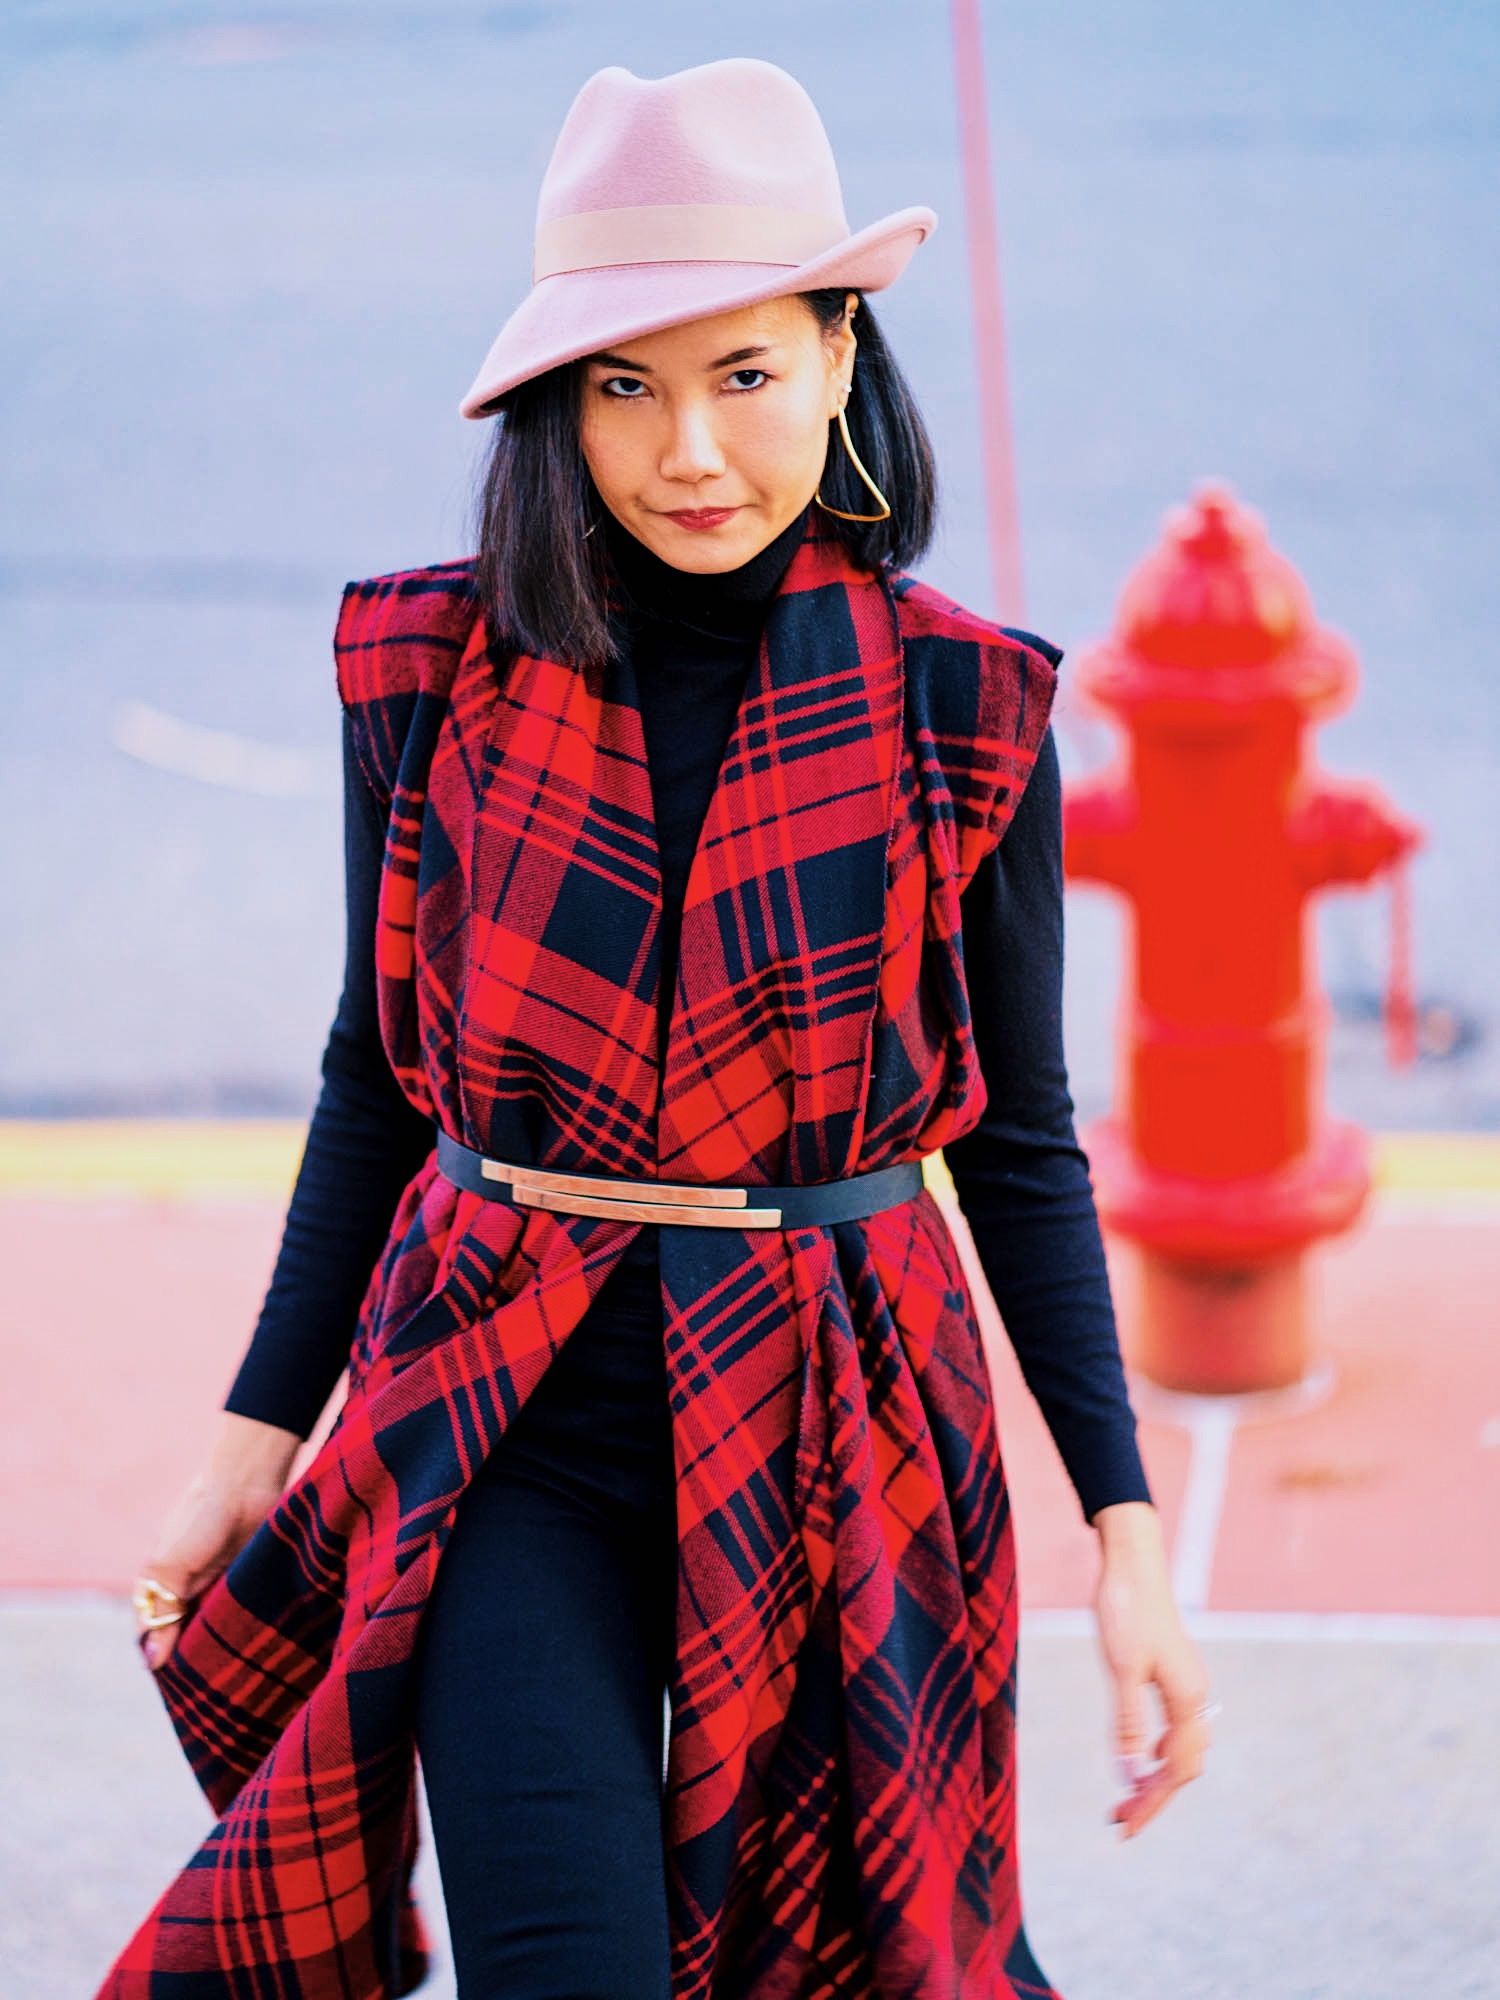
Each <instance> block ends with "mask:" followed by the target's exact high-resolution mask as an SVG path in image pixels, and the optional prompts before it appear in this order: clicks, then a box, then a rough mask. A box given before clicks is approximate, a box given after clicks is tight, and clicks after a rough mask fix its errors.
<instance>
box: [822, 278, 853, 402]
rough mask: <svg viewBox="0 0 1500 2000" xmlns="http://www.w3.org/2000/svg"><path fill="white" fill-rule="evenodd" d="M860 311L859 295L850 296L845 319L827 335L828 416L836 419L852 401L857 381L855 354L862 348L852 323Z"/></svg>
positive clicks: (851, 294) (846, 304)
mask: <svg viewBox="0 0 1500 2000" xmlns="http://www.w3.org/2000/svg"><path fill="white" fill-rule="evenodd" d="M858 310H859V293H858V292H850V293H849V294H848V296H847V297H846V298H845V300H844V317H843V318H842V319H841V320H840V321H839V323H838V325H837V326H836V327H834V328H833V330H832V331H831V332H829V333H827V334H825V335H824V340H825V343H826V345H827V348H828V362H829V394H830V396H831V399H832V400H831V402H830V405H829V410H828V414H829V416H830V418H832V417H836V416H837V415H838V413H839V411H840V410H841V409H842V408H843V406H844V404H845V403H846V402H847V401H848V399H849V388H850V384H851V383H852V382H853V380H854V354H855V349H856V348H857V347H858V346H859V342H858V340H856V338H855V335H854V327H853V325H852V321H853V319H854V315H855V313H856V312H857V311H858Z"/></svg>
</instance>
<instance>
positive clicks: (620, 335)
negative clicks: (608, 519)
mask: <svg viewBox="0 0 1500 2000" xmlns="http://www.w3.org/2000/svg"><path fill="white" fill-rule="evenodd" d="M936 227H937V216H936V215H935V214H934V213H933V211H932V210H931V209H930V208H902V209H898V210H897V211H896V212H895V213H894V214H893V215H888V216H885V217H884V218H883V219H882V220H881V221H879V222H872V223H871V224H870V225H869V227H868V228H866V229H861V230H859V231H857V232H856V233H855V234H854V235H851V236H846V237H845V238H844V240H843V241H842V242H841V243H835V244H834V246H833V248H832V249H831V250H824V251H823V252H821V254H820V255H818V256H816V257H812V258H809V259H808V261H807V262H806V263H804V264H718V263H702V262H694V263H680V264H615V265H611V266H608V267H607V268H605V269H602V270H592V271H559V272H558V273H557V274H556V275H555V276H554V277H551V278H543V279H542V280H541V282H540V283H539V284H535V285H533V286H532V288H531V290H530V291H529V292H528V293H527V295H526V297H525V298H524V299H523V300H522V301H521V303H520V305H519V306H517V308H516V310H515V311H514V312H513V313H512V314H511V316H510V318H509V319H508V320H507V321H506V322H505V324H504V326H503V327H501V329H500V331H499V333H498V334H497V335H496V336H495V340H494V344H493V345H492V346H491V348H490V351H489V353H488V354H487V355H486V356H485V357H484V363H483V366H482V367H481V368H480V370H479V373H478V374H477V375H476V376H475V378H474V381H473V384H472V386H471V387H470V389H469V392H468V394H467V395H466V396H465V397H464V399H463V401H462V402H461V403H460V404H459V406H458V410H459V415H460V416H463V417H488V416H493V415H494V414H495V411H494V409H493V408H492V405H493V404H494V403H495V402H496V401H497V399H498V398H499V397H501V396H504V395H506V394H507V393H508V392H509V391H510V390H511V389H514V388H515V387H516V386H517V385H518V384H519V383H522V382H527V381H530V380H531V379H532V377H533V376H536V375H544V374H545V373H546V372H547V370H548V369H549V368H557V367H560V366H561V365H562V364H563V363H564V362H565V361H577V360H579V359H580V358H581V357H582V356H583V355H585V354H594V353H597V352H598V350H599V349H600V348H607V347H612V346H614V345H616V344H618V343H620V342H622V341H626V340H633V339H635V338H636V337H637V336H638V335H640V334H645V333H659V332H661V330H662V328H663V327H668V326H680V325H682V323H683V322H684V321H686V320H690V319H706V318H707V317H708V316H709V315H710V314H713V313H721V312H735V311H737V310H738V309H739V308H740V307H741V306H751V305H756V304H758V303H759V302H760V301H761V300H762V299H775V298H781V297H784V296H785V295H786V294H787V293H789V292H810V291H816V290H818V289H820V288H821V287H823V286H825V285H827V286H832V285H847V286H848V287H849V289H850V290H851V291H860V292H878V291H881V290H882V289H883V288H884V287H885V286H887V285H889V284H892V283H894V281H895V280H896V279H897V278H899V277H900V275H901V273H902V272H903V271H904V270H905V269H906V266H907V264H908V263H909V262H910V260H911V257H912V254H913V252H914V251H915V250H916V249H917V247H918V245H919V244H921V243H923V242H924V241H925V240H926V238H927V237H929V236H930V235H931V234H932V232H933V230H934V229H936Z"/></svg>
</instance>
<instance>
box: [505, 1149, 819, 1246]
mask: <svg viewBox="0 0 1500 2000" xmlns="http://www.w3.org/2000/svg"><path fill="white" fill-rule="evenodd" d="M479 1170H480V1173H481V1174H482V1175H483V1176H484V1178H485V1179H486V1180H491V1181H502V1182H504V1183H505V1184H506V1185H507V1186H508V1187H509V1188H510V1191H511V1194H512V1197H513V1198H514V1199H515V1201H517V1202H518V1203H519V1204H520V1205H521V1206H522V1207H524V1208H548V1209H553V1210H555V1211H557V1212H559V1213H561V1214H563V1215H592V1216H598V1217H600V1218H602V1219H603V1220H605V1221H609V1222H679V1223H682V1222H685V1223H690V1224H693V1225H694V1226H696V1227H698V1228H700V1229H779V1228H780V1227H781V1210H780V1209H779V1208H752V1207H751V1206H750V1190H749V1189H748V1188H742V1187H694V1186H693V1185H692V1184H691V1183H689V1182H679V1181H612V1180H607V1179H605V1178H604V1176H602V1175H600V1174H559V1173H549V1172H548V1171H546V1170H545V1169H544V1168H542V1167H513V1166H510V1165H509V1164H507V1162H506V1161H504V1160H488V1159H487V1160H484V1161H483V1162H482V1163H481V1166H480V1169H479Z"/></svg>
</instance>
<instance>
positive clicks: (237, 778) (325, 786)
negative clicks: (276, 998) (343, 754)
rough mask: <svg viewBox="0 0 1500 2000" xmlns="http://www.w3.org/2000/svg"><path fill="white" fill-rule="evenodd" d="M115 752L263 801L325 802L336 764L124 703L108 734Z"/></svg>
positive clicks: (334, 784) (138, 703)
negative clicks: (256, 794)
mask: <svg viewBox="0 0 1500 2000" xmlns="http://www.w3.org/2000/svg"><path fill="white" fill-rule="evenodd" d="M112 735H113V740H114V744H115V747H116V749H118V750H123V751H124V752H125V754H126V756H127V757H135V758H138V759H139V761H140V762H141V763H143V764H150V765H152V766H154V767H155V769H157V770H158V771H175V772H176V773H177V775H178V776H179V777H183V778H197V779H199V780H200V781H201V782H202V783H203V784H205V785H223V786H226V787H227V788H228V789H229V790H231V791H237V792H257V793H259V794H260V795H261V796H262V797H264V798H277V799H309V798H325V797H327V796H329V795H330V794H332V793H334V792H336V791H337V790H338V786H339V774H338V769H337V765H336V762H335V761H334V760H333V759H330V758H328V757H326V756H324V755H322V754H320V753H318V752H316V751H311V750H292V749H287V748H285V747H283V746H282V745H279V744H275V743H257V742H256V741H255V740H254V739H253V738H251V737H249V736H237V735H235V734H234V733H233V731H231V730H227V729H206V728H205V727H204V726H203V725H202V724H201V723H198V722H184V721H183V720H182V718H181V717H180V716H176V715H167V714H166V713H164V711H163V710H161V709H159V708H152V707H151V706H150V704H149V703H147V702H144V701H127V702H125V703H124V704H123V705H122V706H121V708H120V709H119V711H118V712H117V714H116V716H115V722H114V729H113V731H112Z"/></svg>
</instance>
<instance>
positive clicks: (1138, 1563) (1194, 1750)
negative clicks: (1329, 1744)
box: [1091, 1500, 1211, 1839]
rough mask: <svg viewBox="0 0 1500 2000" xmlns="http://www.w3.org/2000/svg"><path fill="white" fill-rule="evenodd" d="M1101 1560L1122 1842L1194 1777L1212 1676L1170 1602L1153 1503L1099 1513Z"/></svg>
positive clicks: (1100, 1605) (1099, 1598)
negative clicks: (1152, 1708)
mask: <svg viewBox="0 0 1500 2000" xmlns="http://www.w3.org/2000/svg"><path fill="white" fill-rule="evenodd" d="M1091 1525H1092V1526H1093V1527H1095V1528H1097V1529H1098V1531H1099V1541H1100V1550H1101V1555H1102V1562H1101V1565H1100V1570H1099V1581H1098V1585H1097V1587H1096V1589H1095V1592H1094V1615H1095V1618H1096V1620H1097V1622H1098V1628H1099V1644H1100V1647H1101V1649H1102V1651H1103V1654H1104V1660H1105V1665H1106V1667H1107V1669H1108V1671H1109V1675H1110V1678H1111V1681H1112V1683H1113V1689H1114V1743H1115V1751H1116V1755H1117V1757H1118V1759H1119V1763H1120V1771H1121V1775H1122V1778H1123V1779H1124V1781H1125V1782H1126V1783H1127V1784H1129V1785H1130V1787H1131V1790H1130V1795H1129V1797H1128V1798H1125V1799H1122V1800H1121V1801H1120V1802H1119V1803H1118V1804H1116V1805H1115V1806H1114V1807H1113V1808H1112V1809H1111V1812H1110V1818H1111V1819H1113V1820H1116V1821H1118V1822H1119V1823H1120V1834H1121V1837H1122V1839H1129V1838H1130V1837H1131V1836H1132V1835H1134V1834H1137V1833H1139V1832H1140V1830H1141V1828H1142V1827H1143V1826H1145V1824H1146V1823H1147V1821H1148V1820H1151V1819H1154V1818H1155V1817H1156V1815H1157V1813H1159V1812H1160V1811H1161V1809H1162V1807H1163V1806H1164V1805H1165V1804H1166V1802H1167V1800H1168V1799H1169V1798H1170V1797H1171V1796H1172V1794H1173V1793H1174V1792H1175V1791H1177V1790H1178V1788H1179V1787H1180V1786H1182V1785H1185V1784H1187V1783H1188V1781H1189V1780H1190V1779H1192V1778H1196V1777H1197V1776H1198V1775H1199V1773H1200V1772H1201V1771H1202V1769H1203V1757H1204V1753H1205V1751H1206V1750H1207V1748H1208V1745H1209V1740H1210V1735H1211V1732H1210V1730H1209V1726H1208V1721H1207V1718H1206V1717H1205V1716H1203V1715H1202V1714H1201V1713H1200V1711H1201V1710H1202V1709H1203V1707H1204V1706H1205V1705H1206V1704H1207V1702H1208V1691H1209V1690H1208V1672H1207V1669H1206V1668H1205V1666H1204V1664H1203V1660H1202V1658H1201V1656H1200V1655H1199V1652H1198V1649H1197V1647H1196V1646H1195V1645H1194V1644H1193V1642H1192V1640H1191V1639H1190V1638H1189V1637H1188V1635H1187V1632H1186V1631H1185V1630H1184V1628H1183V1623H1182V1618H1181V1614H1180V1613H1179V1612H1178V1609H1177V1602H1176V1599H1175V1598H1174V1596H1173V1594H1172V1577H1171V1571H1170V1569H1169V1567H1168V1564H1167V1553H1166V1545H1165V1542H1164V1540H1163V1537H1162V1530H1161V1517H1160V1516H1159V1515H1158V1513H1157V1511H1156V1509H1155V1507H1153V1506H1152V1505H1151V1504H1150V1503H1149V1501H1144V1500H1127V1501H1121V1502H1119V1503H1118V1504H1117V1505H1115V1506H1113V1507H1101V1508H1100V1510H1099V1512H1098V1513H1097V1514H1095V1515H1094V1516H1093V1517H1092V1521H1091ZM1148 1685H1154V1686H1155V1688H1156V1691H1157V1694H1158V1696H1159V1697H1160V1700H1161V1705H1162V1710H1163V1713H1164V1715H1165V1720H1166V1727H1165V1728H1164V1729H1163V1731H1162V1733H1161V1735H1160V1736H1159V1737H1158V1738H1157V1740H1156V1742H1155V1744H1154V1746H1153V1750H1152V1754H1153V1755H1154V1756H1155V1757H1156V1758H1157V1759H1158V1760H1159V1761H1158V1763H1157V1765H1156V1768H1155V1769H1150V1768H1149V1767H1148V1764H1147V1759H1146V1754H1145V1752H1146V1731H1147V1720H1146V1692H1145V1691H1146V1688H1147V1687H1148Z"/></svg>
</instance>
